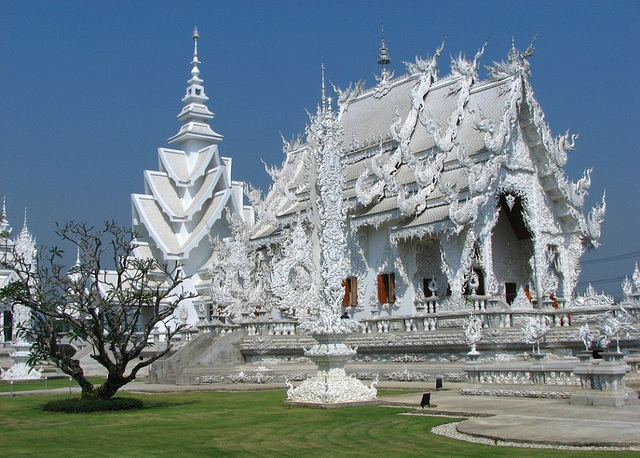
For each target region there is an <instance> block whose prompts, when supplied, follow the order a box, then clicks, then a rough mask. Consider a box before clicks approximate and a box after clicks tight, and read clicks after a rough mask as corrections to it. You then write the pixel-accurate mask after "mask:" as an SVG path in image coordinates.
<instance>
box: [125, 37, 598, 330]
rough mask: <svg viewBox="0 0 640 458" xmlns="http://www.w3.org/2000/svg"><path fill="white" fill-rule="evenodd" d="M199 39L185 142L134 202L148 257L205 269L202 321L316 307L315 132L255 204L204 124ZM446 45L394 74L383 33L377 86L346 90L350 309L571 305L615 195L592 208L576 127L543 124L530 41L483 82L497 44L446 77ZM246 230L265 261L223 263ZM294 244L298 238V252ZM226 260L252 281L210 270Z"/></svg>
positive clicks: (168, 153) (246, 241) (289, 153)
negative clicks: (520, 299)
mask: <svg viewBox="0 0 640 458" xmlns="http://www.w3.org/2000/svg"><path fill="white" fill-rule="evenodd" d="M194 42H195V46H194V57H193V60H192V62H191V64H192V71H191V75H192V77H191V79H190V80H189V81H188V87H187V93H186V95H185V97H184V98H183V102H184V103H185V106H184V108H183V110H182V111H181V113H180V114H179V115H178V119H179V120H180V121H181V122H183V125H182V127H181V128H180V130H179V132H178V133H177V134H176V135H174V136H173V137H171V138H170V139H169V143H170V144H172V145H175V147H176V148H175V149H169V148H159V150H158V157H159V164H160V167H159V170H158V171H146V172H145V190H146V193H145V194H135V195H133V196H132V204H133V205H132V206H133V227H134V229H135V230H136V231H137V232H138V233H139V234H140V235H141V237H140V239H139V241H140V242H141V247H140V249H139V254H140V255H141V256H149V255H152V256H154V257H157V258H160V259H163V260H165V261H169V262H171V261H178V262H181V263H182V264H183V265H184V271H185V274H186V275H193V287H194V288H195V289H196V290H197V292H198V293H199V294H200V302H199V306H200V304H202V305H204V308H205V309H206V313H205V314H204V315H202V314H201V315H200V316H198V314H197V312H196V310H195V309H193V310H191V311H190V313H189V321H191V322H192V323H195V322H196V321H197V319H198V318H200V319H202V318H204V319H205V320H209V319H211V316H212V314H213V315H214V316H231V315H235V316H236V317H239V316H241V314H242V313H243V312H244V313H245V315H251V316H253V315H254V314H257V313H258V312H259V311H262V312H264V310H265V309H266V310H271V309H274V311H273V314H272V316H273V317H274V318H276V317H300V316H305V315H308V314H310V313H311V314H313V313H314V312H313V310H309V307H310V304H312V303H313V302H314V300H313V298H312V297H313V296H314V295H317V281H314V280H313V279H314V278H317V277H318V274H319V272H315V271H313V269H314V265H315V264H314V263H313V262H311V260H312V259H313V258H314V256H317V254H316V253H315V250H317V247H314V246H313V245H312V244H309V243H306V242H305V241H304V239H305V237H306V238H308V237H309V236H310V233H309V224H308V222H309V221H310V219H311V218H313V217H312V214H313V212H314V211H316V204H315V200H314V199H315V196H314V195H313V192H312V189H313V187H314V183H315V179H316V176H315V173H316V172H315V171H314V170H313V169H312V168H311V162H312V161H311V155H312V154H313V153H314V147H313V145H312V144H310V143H309V142H308V141H305V140H303V139H302V138H299V139H298V140H297V141H295V142H292V143H288V142H285V146H284V149H285V153H286V159H285V161H284V163H283V164H282V166H281V167H280V168H273V169H270V170H268V172H269V173H270V175H271V177H272V179H273V184H272V186H271V187H270V189H269V191H268V193H267V195H266V196H265V197H264V198H262V196H261V193H260V192H259V191H258V190H256V189H253V188H252V187H251V186H247V187H246V188H247V189H246V191H247V196H248V198H249V200H250V201H251V205H252V207H253V208H250V207H246V206H245V205H244V204H243V184H242V183H239V182H234V181H233V180H232V173H231V163H232V160H231V159H229V158H224V157H221V156H220V155H219V152H218V144H219V143H220V142H221V140H222V136H221V135H219V134H217V133H216V132H214V131H213V130H212V129H211V127H210V126H209V125H208V124H207V122H208V121H210V120H211V119H212V118H213V113H212V112H211V111H210V110H209V109H208V108H207V106H206V105H205V103H206V102H207V100H208V97H207V96H206V94H205V90H204V87H203V85H202V83H203V80H202V79H200V77H199V74H200V72H199V69H198V64H199V63H200V62H199V60H198V53H197V45H198V35H197V31H196V32H195V33H194ZM443 47H444V43H443V45H442V46H441V47H440V48H439V49H437V50H436V52H435V53H434V55H433V56H432V57H430V58H428V59H416V61H415V62H414V63H407V64H406V69H407V74H405V75H403V76H401V77H399V78H393V74H391V73H390V72H389V71H388V70H387V69H386V66H387V64H388V63H389V62H390V59H389V57H388V53H387V50H386V46H385V43H384V40H383V42H382V46H381V54H380V58H379V63H380V64H381V65H382V72H381V76H380V77H379V78H378V81H377V84H376V86H375V87H372V88H365V87H364V84H363V83H357V84H355V85H352V86H350V87H349V88H348V89H346V90H341V89H338V88H336V92H337V93H338V105H339V114H338V120H339V123H340V125H341V126H342V129H343V136H342V138H341V146H340V147H341V151H342V159H341V162H342V167H343V168H344V172H345V177H346V179H345V182H344V193H343V194H344V199H345V206H346V208H347V209H348V210H347V211H348V228H347V232H346V236H347V240H348V246H349V259H348V269H347V270H348V274H347V275H346V277H345V278H343V279H342V280H343V281H344V282H345V283H344V284H345V285H346V287H347V290H348V294H347V295H346V296H345V299H344V304H343V305H345V306H348V308H347V310H348V312H349V314H350V315H351V316H354V317H365V316H371V315H372V314H373V315H377V314H388V315H394V314H398V315H411V314H415V313H418V312H420V311H421V310H423V309H424V308H425V307H428V306H430V304H431V303H434V301H436V299H435V298H438V299H439V300H438V301H437V305H439V306H440V307H443V308H453V309H456V308H460V307H464V303H463V302H461V299H462V298H463V297H465V296H466V297H469V296H473V297H476V298H483V299H486V300H489V301H495V302H497V303H501V304H503V305H504V306H509V305H510V304H512V303H513V301H514V300H515V298H516V295H517V292H518V290H519V289H522V290H523V291H524V289H525V288H526V289H527V292H526V294H527V295H528V296H529V297H530V298H531V302H532V304H533V305H534V307H543V306H544V304H553V305H556V306H557V305H558V304H564V303H565V302H566V301H570V300H571V298H572V297H573V293H574V289H575V286H576V282H577V279H578V275H579V273H580V267H579V266H580V263H579V261H580V257H581V255H582V254H583V252H584V250H585V248H586V247H595V246H597V244H598V238H599V235H600V223H601V222H602V220H603V215H604V210H605V203H604V197H603V202H602V205H601V206H598V207H596V208H594V209H592V210H591V212H590V213H589V214H588V215H585V214H584V212H583V204H584V199H585V196H586V194H587V191H588V189H589V185H590V173H591V170H587V171H585V173H584V176H583V178H582V179H580V180H579V181H578V182H577V183H574V182H571V181H570V180H568V179H567V177H566V176H565V174H564V171H563V167H564V165H565V164H566V161H567V153H568V152H569V151H570V150H572V149H573V148H574V141H575V138H576V137H577V136H576V135H569V133H568V132H567V133H566V134H564V135H560V136H557V137H554V136H553V135H552V134H551V131H550V129H549V127H548V126H547V124H546V123H545V121H544V114H543V112H542V109H541V108H540V106H539V104H538V102H537V101H536V99H535V98H534V94H533V90H532V88H531V85H530V83H529V81H528V77H529V74H530V69H529V62H528V60H527V59H528V57H529V56H530V55H531V53H532V47H530V48H529V49H528V50H527V51H525V52H524V53H521V52H520V51H518V50H517V49H516V47H515V44H513V45H512V48H511V51H510V52H509V57H508V60H507V61H506V62H500V63H495V64H494V65H492V66H491V67H489V79H488V80H484V81H483V80H481V79H480V77H479V75H478V70H479V59H480V58H481V57H482V54H483V51H484V46H483V47H482V49H480V50H479V51H478V53H477V54H476V55H475V57H474V59H473V60H472V61H468V60H466V59H465V58H464V57H463V56H459V57H457V58H455V59H453V60H452V62H451V73H450V74H449V75H448V76H445V77H441V76H440V75H439V68H438V58H439V56H440V54H441V52H442V50H443ZM254 214H255V221H254ZM233 221H235V222H233ZM234 227H235V228H236V229H235V230H236V232H238V231H240V232H242V233H243V234H245V235H244V236H243V242H242V244H243V245H244V248H242V250H243V256H244V257H245V259H248V257H251V256H255V259H254V260H253V261H252V262H251V263H249V265H248V264H247V263H243V265H238V259H237V256H231V257H227V258H225V256H226V254H225V249H226V250H228V249H230V248H231V247H232V246H233V243H236V244H237V243H238V237H239V235H238V234H235V235H234V236H233V237H232V233H233V231H234ZM297 238H302V239H303V240H302V241H301V242H300V248H299V249H298V250H295V252H291V250H292V247H295V246H297V245H296V243H299V242H298V241H297ZM215 240H218V242H217V243H216V242H215ZM221 240H226V241H225V242H224V243H222V244H221V242H220V241H221ZM212 241H213V242H212ZM232 241H235V242H232ZM214 247H216V248H215V249H214ZM305 250H306V251H307V252H306V254H305V253H304V251H305ZM223 259H227V261H226V262H228V265H227V266H224V263H222V265H221V262H222V261H223ZM220 268H222V269H223V270H224V272H225V275H226V276H227V277H229V276H230V275H231V276H233V275H236V278H241V279H243V280H242V281H225V282H221V281H220V278H219V276H218V275H213V278H211V277H212V275H211V274H212V272H213V271H215V270H216V269H218V272H220ZM243 269H244V270H243ZM247 270H248V271H247ZM258 274H259V276H260V281H258V280H256V279H255V278H254V277H255V276H256V275H258ZM227 280H230V279H229V278H227ZM252 281H253V283H251V282H252ZM245 283H246V284H247V285H248V284H250V283H251V284H252V285H259V288H260V289H261V291H255V294H254V296H255V297H254V298H252V299H251V300H245V301H244V303H243V305H244V307H245V310H239V309H238V307H239V304H238V301H237V300H236V301H235V305H233V306H231V302H234V300H233V298H234V297H237V296H238V294H240V293H242V292H243V291H244V292H245V295H246V291H245V290H246V287H245ZM310 284H311V285H313V288H309V285H310ZM234 288H235V289H236V290H237V291H234ZM255 288H256V287H255V286H254V287H253V288H252V289H254V290H255ZM294 298H305V300H304V301H300V300H294Z"/></svg>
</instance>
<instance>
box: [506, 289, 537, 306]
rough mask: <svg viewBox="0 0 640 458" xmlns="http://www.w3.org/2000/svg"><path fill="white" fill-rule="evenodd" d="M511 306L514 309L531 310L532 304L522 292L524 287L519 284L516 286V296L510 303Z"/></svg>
mask: <svg viewBox="0 0 640 458" xmlns="http://www.w3.org/2000/svg"><path fill="white" fill-rule="evenodd" d="M511 308H512V309H514V310H533V304H532V303H531V300H530V299H529V298H528V297H527V295H526V294H525V292H524V288H523V287H522V286H521V287H519V288H518V293H517V294H516V298H515V299H514V301H513V304H511Z"/></svg>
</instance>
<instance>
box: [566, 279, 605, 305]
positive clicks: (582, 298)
mask: <svg viewBox="0 0 640 458" xmlns="http://www.w3.org/2000/svg"><path fill="white" fill-rule="evenodd" d="M613 302H614V301H613V297H611V296H609V295H607V294H604V293H602V294H598V293H597V292H596V290H595V288H594V287H593V286H592V285H591V283H589V285H588V286H587V289H586V290H585V292H584V294H582V295H581V294H578V295H577V296H576V298H575V299H574V300H572V301H570V302H569V304H568V305H569V306H570V307H578V306H585V305H586V306H596V305H613Z"/></svg>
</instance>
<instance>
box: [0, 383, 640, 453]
mask: <svg viewBox="0 0 640 458" xmlns="http://www.w3.org/2000/svg"><path fill="white" fill-rule="evenodd" d="M67 396H68V395H67ZM122 396H130V395H129V394H123V395H122ZM60 397H62V396H26V397H4V398H0V453H2V456H12V457H15V456H66V457H69V456H92V457H93V456H136V457H140V456H144V457H148V456H304V457H308V456H336V457H337V456H473V457H480V456H532V455H535V456H559V455H562V456H576V457H577V456H584V455H590V456H597V455H598V453H597V452H595V453H593V452H592V453H589V452H562V451H556V450H535V449H526V448H507V447H491V446H483V445H477V444H471V443H467V442H461V441H456V440H453V439H449V438H445V437H440V436H436V435H433V434H431V432H430V429H431V427H433V426H435V425H438V424H442V423H446V422H448V421H451V419H446V418H439V417H418V416H406V415H398V414H399V413H401V412H406V411H407V410H408V409H395V408H382V407H352V408H343V409H331V410H315V409H306V408H288V407H284V406H283V405H282V403H283V400H284V399H285V392H284V391H282V390H280V391H258V392H237V393H229V392H193V393H181V394H162V395H160V394H153V395H137V397H140V398H142V399H143V400H144V402H145V409H143V410H141V411H130V412H116V413H92V414H60V413H45V412H43V411H42V405H43V404H44V403H45V402H46V401H48V400H51V399H54V398H60ZM600 455H602V454H600ZM624 455H625V454H624V453H618V454H616V456H624ZM628 456H632V454H631V453H629V454H628Z"/></svg>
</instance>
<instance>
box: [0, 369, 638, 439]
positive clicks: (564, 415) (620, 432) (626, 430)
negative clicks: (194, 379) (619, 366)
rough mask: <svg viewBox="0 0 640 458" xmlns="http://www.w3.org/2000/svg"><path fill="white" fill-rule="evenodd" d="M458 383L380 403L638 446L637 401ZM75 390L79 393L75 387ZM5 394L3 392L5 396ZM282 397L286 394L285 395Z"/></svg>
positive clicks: (504, 433) (512, 433)
mask: <svg viewBox="0 0 640 458" xmlns="http://www.w3.org/2000/svg"><path fill="white" fill-rule="evenodd" d="M464 386H466V385H465V384H462V383H445V387H444V388H445V389H444V390H440V391H433V388H434V386H433V383H421V382H381V383H380V384H379V385H378V388H379V389H380V388H382V389H393V388H402V389H410V390H416V391H419V392H418V393H413V394H401V395H395V396H381V397H380V398H379V400H380V405H382V406H397V407H399V406H406V407H413V408H416V410H417V411H419V412H420V413H421V414H428V415H447V416H453V417H455V416H461V417H470V418H467V419H466V420H464V421H461V422H460V423H458V425H457V430H458V431H459V432H461V433H464V434H468V435H471V436H477V437H484V438H489V439H494V440H500V441H509V442H533V443H543V444H552V445H575V446H613V447H634V448H638V449H640V404H637V403H636V404H635V405H630V406H626V407H593V406H577V405H570V404H569V402H568V401H567V400H563V399H531V398H526V399H524V398H511V397H493V396H463V395H461V394H460V389H461V388H463V387H464ZM283 388H285V387H284V386H281V384H271V385H268V384H229V385H225V384H211V385H192V386H176V385H159V384H146V383H142V382H134V383H130V384H129V385H126V386H125V387H124V388H122V391H127V392H139V393H172V392H188V391H203V390H211V391H214V390H233V391H245V390H247V391H248V390H260V389H283ZM72 391H73V392H79V389H78V388H76V387H74V388H73V389H72ZM427 391H430V392H431V405H432V407H431V408H428V407H427V408H424V409H421V408H420V401H421V399H422V392H427ZM68 392H69V389H68V388H64V389H56V390H47V391H29V392H18V393H15V395H18V396H25V395H36V394H54V393H56V394H58V393H68ZM8 394H9V393H1V394H0V396H7V395H8ZM283 401H284V399H283Z"/></svg>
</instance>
